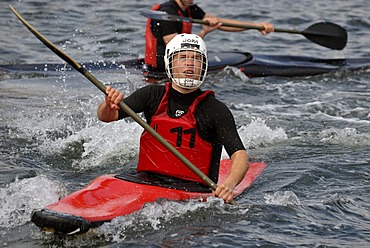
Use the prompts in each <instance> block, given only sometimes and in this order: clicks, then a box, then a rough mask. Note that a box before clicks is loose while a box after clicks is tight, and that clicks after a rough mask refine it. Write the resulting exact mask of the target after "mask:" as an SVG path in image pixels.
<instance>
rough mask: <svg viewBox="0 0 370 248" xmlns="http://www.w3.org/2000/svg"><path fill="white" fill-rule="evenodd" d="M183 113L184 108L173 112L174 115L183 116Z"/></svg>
mask: <svg viewBox="0 0 370 248" xmlns="http://www.w3.org/2000/svg"><path fill="white" fill-rule="evenodd" d="M184 114H185V111H184V110H176V112H175V116H176V117H180V116H183V115H184Z"/></svg>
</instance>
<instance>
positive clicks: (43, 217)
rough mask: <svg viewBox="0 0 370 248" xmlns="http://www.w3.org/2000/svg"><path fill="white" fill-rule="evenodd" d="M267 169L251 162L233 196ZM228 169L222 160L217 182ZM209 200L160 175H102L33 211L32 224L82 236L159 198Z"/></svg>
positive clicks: (194, 187)
mask: <svg viewBox="0 0 370 248" xmlns="http://www.w3.org/2000/svg"><path fill="white" fill-rule="evenodd" d="M266 166H267V164H265V163H262V162H251V163H250V167H249V170H248V172H247V174H246V176H245V178H244V179H243V181H242V182H241V183H240V184H239V185H238V186H237V187H236V189H235V194H236V195H239V194H241V193H242V192H243V191H245V190H246V189H247V188H248V187H249V186H250V185H251V184H252V182H253V181H254V180H255V179H256V177H257V176H258V175H259V174H260V173H261V172H262V171H263V169H264V168H265V167H266ZM230 167H231V161H230V160H221V165H220V173H219V182H223V181H224V180H225V179H226V177H227V175H228V173H229V170H230ZM209 196H211V191H210V189H209V188H207V187H206V186H204V185H201V184H197V183H194V182H187V181H183V180H179V179H174V178H168V177H163V176H160V175H153V174H150V175H149V174H147V173H135V174H120V175H103V176H99V177H97V178H96V179H95V180H94V181H92V182H91V183H90V184H89V185H87V186H86V187H84V188H82V189H81V190H78V191H76V192H74V193H72V194H70V195H68V196H66V197H64V198H63V199H61V200H59V201H58V202H56V203H53V204H51V205H48V206H46V207H45V208H44V209H41V210H40V209H38V210H34V211H33V213H32V217H31V220H32V222H34V223H35V224H36V225H37V226H39V227H41V228H42V229H43V230H46V231H50V232H54V233H57V234H67V235H72V234H79V233H85V232H87V231H88V230H89V229H90V228H92V227H97V226H99V225H101V224H103V223H104V222H107V221H111V220H112V219H113V218H115V217H118V216H124V215H127V214H131V213H133V212H135V211H138V210H140V209H141V208H142V207H143V205H144V204H146V203H148V202H154V201H156V200H157V199H160V198H165V199H168V200H176V201H180V200H190V199H199V200H206V198H207V197H209Z"/></svg>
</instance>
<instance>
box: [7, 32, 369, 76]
mask: <svg viewBox="0 0 370 248" xmlns="http://www.w3.org/2000/svg"><path fill="white" fill-rule="evenodd" d="M35 28H36V27H35ZM208 59H209V68H208V73H209V74H210V73H218V72H220V71H222V70H224V69H225V68H226V69H227V68H230V67H233V68H236V69H239V70H240V71H241V73H244V74H245V75H246V76H248V77H269V76H281V77H304V76H315V75H320V74H325V73H329V72H331V73H335V72H346V71H361V70H367V69H369V68H370V59H368V58H347V59H321V58H313V57H307V56H295V55H263V54H251V53H243V52H220V53H209V54H208ZM81 65H82V66H83V67H85V68H86V69H87V70H89V71H91V72H94V71H98V72H99V71H100V72H102V71H104V72H105V73H121V74H127V73H130V74H137V75H143V79H144V80H147V81H151V80H155V79H158V80H162V79H166V78H167V75H166V74H165V72H151V71H148V70H147V67H146V66H145V64H144V60H143V59H131V60H126V61H114V62H110V61H97V62H85V63H81ZM74 71H75V70H74V69H73V68H72V67H71V66H70V65H68V64H60V63H59V64H58V63H51V64H48V63H38V64H6V65H0V74H1V73H2V74H16V75H19V74H20V75H33V76H36V75H39V76H53V75H60V74H61V73H66V72H74Z"/></svg>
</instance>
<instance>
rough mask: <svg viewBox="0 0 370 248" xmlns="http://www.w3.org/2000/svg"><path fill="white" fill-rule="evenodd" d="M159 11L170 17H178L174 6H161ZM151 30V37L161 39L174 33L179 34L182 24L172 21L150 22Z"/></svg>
mask: <svg viewBox="0 0 370 248" xmlns="http://www.w3.org/2000/svg"><path fill="white" fill-rule="evenodd" d="M158 10H159V11H164V12H166V13H167V14H170V15H178V13H177V8H176V6H175V5H170V4H166V5H164V6H162V7H161V8H160V9H158ZM151 28H152V32H153V35H154V36H155V37H157V38H161V37H163V36H166V35H169V34H174V33H181V30H182V23H181V22H172V21H156V20H152V22H151Z"/></svg>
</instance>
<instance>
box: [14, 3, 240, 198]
mask: <svg viewBox="0 0 370 248" xmlns="http://www.w3.org/2000/svg"><path fill="white" fill-rule="evenodd" d="M9 8H10V9H11V11H13V13H14V14H15V15H16V16H17V17H18V19H19V20H20V21H21V22H22V23H23V24H24V25H25V26H26V27H27V28H28V29H29V30H30V31H31V33H33V34H34V35H35V36H36V37H37V38H38V39H39V40H40V41H41V42H42V43H44V45H45V46H47V47H48V48H49V49H50V50H52V51H53V52H54V53H55V54H56V55H58V56H59V57H60V58H61V59H63V60H64V61H65V62H67V63H68V64H70V65H71V66H72V67H73V68H75V69H76V70H77V71H78V72H80V73H81V74H82V75H84V76H85V77H86V78H87V79H88V80H90V81H91V82H92V83H93V84H94V85H95V86H96V87H98V88H99V89H100V90H101V91H102V92H103V93H104V94H107V93H106V87H105V86H104V85H103V84H102V83H101V82H100V81H99V80H98V79H97V78H96V77H94V76H93V75H92V74H91V73H90V72H88V71H87V70H86V69H85V68H83V67H82V66H81V65H80V64H79V63H77V62H76V61H75V60H73V59H72V58H71V57H69V56H68V55H67V54H65V53H64V52H63V51H62V50H60V49H59V48H58V47H56V46H55V45H54V44H53V43H52V42H50V41H49V40H48V39H46V38H45V37H44V36H43V35H42V34H41V33H39V32H38V31H37V30H36V29H35V28H34V27H32V26H31V25H30V24H29V23H28V22H27V21H26V20H25V19H24V18H23V17H22V16H21V15H20V14H19V13H18V12H17V11H16V10H15V9H14V8H13V7H12V6H11V5H9ZM118 106H119V107H120V108H121V109H122V110H123V111H125V112H126V113H127V114H128V115H129V116H130V117H131V118H132V119H134V120H135V121H136V122H137V123H138V124H139V125H140V126H142V127H143V128H144V129H145V130H146V131H147V132H149V133H150V134H151V135H153V137H154V138H156V139H157V140H158V141H159V143H161V144H162V145H163V146H164V147H166V148H167V149H168V150H169V151H170V152H171V153H172V154H173V155H175V157H177V158H178V159H179V160H180V161H181V162H183V163H184V164H185V165H186V166H187V167H188V168H189V169H190V170H191V171H193V172H194V173H195V174H196V175H197V176H198V177H199V178H200V179H201V180H202V181H203V182H204V183H206V184H207V185H208V186H209V187H210V188H211V189H213V190H216V188H217V185H216V184H215V183H214V182H213V181H212V180H211V179H210V178H209V177H207V176H206V175H205V174H204V173H203V172H202V171H200V170H199V169H198V168H197V167H196V166H195V165H193V164H192V163H191V162H190V161H189V160H188V159H187V158H186V157H185V156H184V155H182V154H181V153H180V152H179V151H178V150H176V148H174V147H173V146H172V145H171V144H170V143H168V142H167V141H166V140H165V139H164V138H163V137H162V136H160V135H159V134H158V133H157V132H156V131H155V130H154V129H153V128H152V127H151V126H150V125H149V124H148V123H146V122H145V121H144V120H143V119H141V118H140V117H139V116H138V115H137V114H136V113H135V112H134V111H133V110H132V109H131V108H130V107H129V106H127V105H126V104H125V103H124V102H123V101H121V102H120V103H119V104H118ZM230 203H231V204H232V205H237V204H236V202H235V201H231V202H230Z"/></svg>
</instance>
